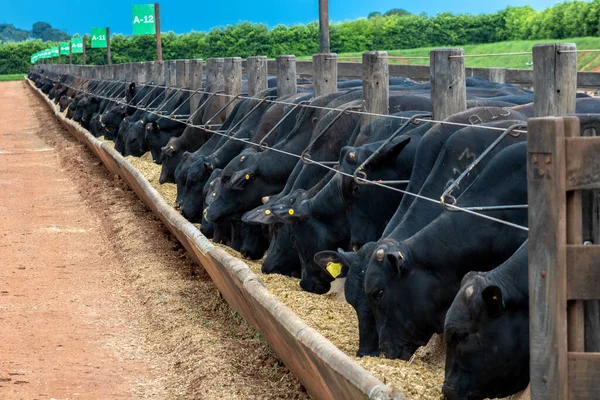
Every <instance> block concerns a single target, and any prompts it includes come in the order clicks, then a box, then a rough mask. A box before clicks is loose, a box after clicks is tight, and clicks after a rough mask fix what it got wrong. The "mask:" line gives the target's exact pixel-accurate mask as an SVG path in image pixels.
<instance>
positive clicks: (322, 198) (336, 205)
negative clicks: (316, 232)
mask: <svg viewBox="0 0 600 400" xmlns="http://www.w3.org/2000/svg"><path fill="white" fill-rule="evenodd" d="M310 206H311V207H310V209H311V214H312V215H314V216H316V217H317V218H320V219H322V218H323V217H336V216H339V218H342V219H343V220H344V221H345V220H346V213H345V212H344V203H343V200H342V195H341V193H340V190H339V187H338V185H337V182H336V179H335V178H334V177H331V179H330V180H329V182H327V184H326V185H325V186H324V187H323V189H321V190H320V191H319V192H318V193H317V194H316V195H315V196H314V197H313V198H312V199H310Z"/></svg>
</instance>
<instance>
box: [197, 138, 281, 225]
mask: <svg viewBox="0 0 600 400" xmlns="http://www.w3.org/2000/svg"><path fill="white" fill-rule="evenodd" d="M261 154H264V153H257V152H256V150H255V149H246V150H244V151H242V152H241V153H240V154H239V155H238V156H237V157H235V158H234V159H233V160H231V161H230V162H229V164H227V166H226V167H225V168H223V173H222V174H221V191H220V192H219V193H218V195H217V198H216V199H215V201H214V202H213V203H212V204H211V205H210V206H209V208H208V219H209V220H210V221H213V222H218V221H219V220H223V219H227V218H230V217H231V216H232V215H235V214H238V215H239V214H241V213H244V212H246V211H248V210H249V209H252V208H254V207H256V206H258V205H260V204H261V198H262V197H263V196H265V195H269V194H273V193H275V192H277V191H278V190H280V189H281V188H280V186H281V184H280V182H274V181H272V180H271V179H270V178H269V176H270V175H269V174H268V173H267V174H265V173H264V171H263V170H262V168H263V164H264V163H261V160H262V158H263V157H262V156H261Z"/></svg>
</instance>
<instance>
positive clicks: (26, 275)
mask: <svg viewBox="0 0 600 400" xmlns="http://www.w3.org/2000/svg"><path fill="white" fill-rule="evenodd" d="M0 221H1V224H0V228H1V229H0V398H2V399H50V398H55V399H66V398H68V399H96V398H97V399H121V398H156V399H167V398H168V399H170V398H173V399H176V398H182V399H188V398H190V399H191V398H207V399H210V398H305V397H306V394H305V393H304V392H303V391H302V387H301V386H300V384H299V383H298V381H297V380H296V379H295V378H294V377H293V376H292V375H291V374H290V373H289V371H288V370H287V368H285V366H283V365H281V362H280V361H279V360H278V359H277V357H276V355H275V354H274V353H273V352H272V351H271V350H270V348H269V347H268V346H267V345H266V343H265V342H264V341H263V340H262V339H261V337H260V335H258V334H256V332H254V331H253V330H252V329H251V328H250V327H249V326H248V325H247V324H246V323H245V322H244V321H243V320H241V318H239V317H238V316H237V313H235V312H233V310H231V309H230V308H229V307H228V305H227V304H226V303H225V302H224V301H222V300H221V299H220V298H219V296H218V293H217V291H216V289H215V287H214V285H213V284H212V282H211V281H210V279H209V278H208V276H207V275H206V274H205V273H204V272H203V271H202V270H199V269H198V270H194V267H193V264H192V263H191V261H189V260H188V259H187V257H186V255H185V252H184V251H183V249H181V247H180V246H179V244H178V243H177V242H176V241H174V239H173V238H172V237H171V236H170V235H169V234H168V232H166V230H165V229H164V228H163V226H162V225H161V224H160V222H159V221H157V220H156V219H155V218H154V216H153V215H152V214H151V213H150V212H149V211H148V210H147V209H146V208H145V206H144V205H143V204H142V203H141V202H140V201H139V200H138V199H137V198H136V197H135V195H134V194H133V193H132V192H131V191H130V190H129V189H128V188H127V187H126V186H125V185H124V184H122V183H121V182H120V181H118V180H117V179H115V178H114V177H112V176H110V175H109V174H108V172H107V171H106V170H105V169H104V167H103V166H102V165H101V164H100V163H99V162H98V161H97V160H96V159H95V158H94V157H93V156H92V155H91V153H89V152H88V151H87V149H86V148H85V147H83V146H82V145H81V144H79V143H77V142H76V141H75V140H74V139H73V138H72V137H71V136H70V134H69V133H68V132H67V131H65V130H64V129H63V128H62V127H61V126H60V125H59V124H58V122H57V121H56V120H55V118H54V117H53V116H52V115H51V114H50V112H49V111H48V110H47V108H46V107H45V105H43V104H42V103H41V101H40V100H39V99H37V98H36V97H35V96H34V95H33V94H32V93H31V91H30V90H29V89H28V88H26V87H25V83H23V82H9V83H2V84H0ZM193 271H195V274H194V275H192V272H193Z"/></svg>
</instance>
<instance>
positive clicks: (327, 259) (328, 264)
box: [313, 250, 350, 279]
mask: <svg viewBox="0 0 600 400" xmlns="http://www.w3.org/2000/svg"><path fill="white" fill-rule="evenodd" d="M313 260H314V261H315V263H317V265H318V266H319V267H320V268H321V269H323V270H324V271H325V272H327V273H328V274H329V275H331V277H332V278H333V279H335V278H338V277H340V278H342V277H345V276H347V275H348V269H349V268H350V263H349V262H348V260H347V259H346V257H344V256H343V255H342V254H340V253H338V252H337V251H330V250H326V251H321V252H319V253H317V254H315V256H314V257H313Z"/></svg>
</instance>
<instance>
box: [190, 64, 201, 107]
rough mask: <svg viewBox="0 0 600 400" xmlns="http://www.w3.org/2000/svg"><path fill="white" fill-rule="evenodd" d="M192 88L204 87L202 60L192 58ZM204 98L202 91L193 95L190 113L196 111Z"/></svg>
mask: <svg viewBox="0 0 600 400" xmlns="http://www.w3.org/2000/svg"><path fill="white" fill-rule="evenodd" d="M190 89H192V90H197V89H202V60H201V59H197V60H190ZM201 98H202V93H196V94H194V95H192V98H191V99H190V113H191V114H193V113H194V111H196V109H197V108H198V106H199V105H200V99H201Z"/></svg>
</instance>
